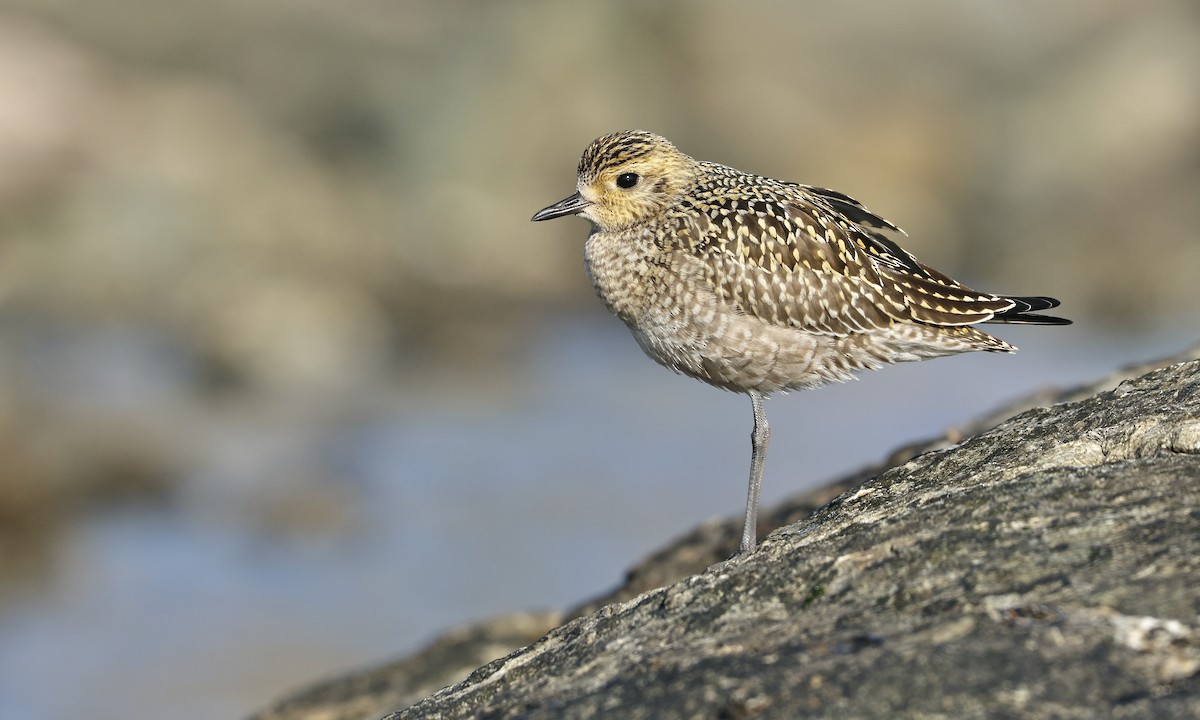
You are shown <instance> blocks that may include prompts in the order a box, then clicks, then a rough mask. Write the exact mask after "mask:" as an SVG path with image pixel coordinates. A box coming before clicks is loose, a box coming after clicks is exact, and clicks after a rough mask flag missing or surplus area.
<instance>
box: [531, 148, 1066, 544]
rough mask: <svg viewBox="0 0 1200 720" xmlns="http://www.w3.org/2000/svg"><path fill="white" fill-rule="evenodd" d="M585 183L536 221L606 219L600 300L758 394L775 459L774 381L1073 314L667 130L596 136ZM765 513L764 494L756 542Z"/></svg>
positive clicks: (915, 355)
mask: <svg viewBox="0 0 1200 720" xmlns="http://www.w3.org/2000/svg"><path fill="white" fill-rule="evenodd" d="M577 189H578V192H577V193H576V194H575V195H572V196H571V197H568V198H566V199H565V200H563V201H561V202H559V203H556V204H555V205H551V206H550V207H548V208H546V209H544V210H542V211H540V212H539V213H537V214H536V215H535V216H534V218H533V219H534V220H547V219H550V218H554V217H562V216H564V215H582V216H584V217H586V218H587V219H588V220H589V221H591V223H592V225H593V229H592V233H591V235H590V236H589V237H588V240H587V244H586V246H585V249H584V257H585V260H586V264H587V270H588V274H589V276H590V278H591V280H592V284H593V285H594V286H595V288H596V291H597V293H598V294H599V295H600V298H601V299H602V300H603V301H604V303H605V305H607V306H608V309H609V310H611V311H612V312H613V313H614V314H616V315H617V316H618V317H619V318H621V320H623V321H624V322H625V324H626V325H627V326H629V329H630V330H631V331H632V332H633V335H634V337H635V338H636V339H637V342H638V344H639V345H640V346H641V347H642V349H643V350H644V351H645V352H646V354H647V355H649V356H650V357H651V358H653V359H654V360H656V361H658V362H659V363H661V364H663V365H665V366H666V367H668V368H670V369H672V370H674V371H676V372H680V373H683V374H685V375H689V376H691V377H694V378H697V379H700V380H703V381H705V382H707V383H709V384H711V385H715V386H717V387H720V388H724V389H727V390H734V391H738V392H745V393H748V394H749V395H750V396H751V399H752V400H753V401H754V405H755V420H756V428H757V426H758V425H759V423H760V421H761V425H762V432H760V433H756V435H761V437H759V438H757V439H756V440H755V444H754V456H753V460H752V462H754V463H757V464H759V466H761V460H762V458H761V455H763V454H765V450H766V447H765V446H766V437H767V434H768V433H767V431H766V417H765V414H763V413H762V412H761V403H762V398H763V397H764V396H765V395H767V394H769V393H772V392H776V391H781V390H793V389H804V388H811V387H817V386H819V385H822V384H825V383H828V382H831V381H835V380H847V379H849V378H851V377H853V374H854V373H855V372H856V371H858V370H863V369H874V368H878V367H881V366H883V365H886V364H890V363H896V362H906V361H912V360H923V359H926V358H932V357H938V356H941V355H953V354H957V353H962V352H968V351H972V350H986V351H993V352H1012V351H1014V350H1015V349H1016V348H1014V347H1013V346H1011V345H1009V344H1008V343H1006V342H1004V341H1003V340H1000V339H997V338H995V337H992V336H991V335H989V334H987V333H985V332H983V331H982V330H979V329H978V328H976V327H973V326H974V325H975V324H978V323H984V322H1020V323H1033V324H1067V323H1068V322H1069V321H1066V320H1062V319H1060V318H1055V317H1050V316H1044V315H1037V314H1035V313H1036V312H1037V311H1040V310H1045V309H1048V308H1052V307H1055V306H1057V305H1058V301H1057V300H1054V299H1053V298H1046V297H1008V296H1002V295H992V294H989V293H981V292H978V291H975V290H972V289H970V288H968V287H966V286H964V285H962V284H960V283H957V282H955V281H954V280H952V279H950V278H949V277H947V276H945V275H943V274H941V273H939V272H938V271H936V270H934V269H932V268H930V267H928V266H926V265H923V264H922V263H920V262H918V261H917V260H916V258H914V257H913V256H912V255H911V254H909V253H908V252H907V251H905V250H904V249H903V248H901V247H900V246H899V245H897V244H896V243H895V242H894V241H893V240H892V239H891V237H889V235H892V234H899V233H900V231H899V229H898V228H897V227H895V226H894V225H892V224H891V223H889V222H888V221H886V220H884V219H883V218H881V217H879V216H878V215H875V214H873V213H871V212H870V211H868V210H867V209H866V208H865V207H863V206H862V205H861V204H860V203H858V202H857V201H856V200H854V199H852V198H850V197H847V196H845V195H842V194H841V193H838V192H834V191H832V190H826V189H823V188H816V187H811V186H807V185H798V184H795V183H786V182H780V181H778V180H772V179H771V178H766V177H762V176H758V175H751V174H748V173H744V172H741V171H738V170H734V169H733V168H730V167H726V166H724V165H718V164H716V163H711V162H704V161H699V160H695V159H693V158H691V157H689V156H687V155H685V154H684V153H682V152H680V151H679V150H678V149H676V148H675V146H674V145H672V144H671V143H670V142H668V141H667V140H666V139H664V138H662V137H660V136H658V135H654V134H652V133H647V132H641V131H626V132H619V133H614V134H612V135H606V136H604V137H601V138H599V139H597V140H595V141H594V142H593V143H592V144H591V145H590V146H588V148H587V149H586V150H585V151H584V153H583V156H582V157H581V158H580V161H579V168H578V183H577ZM760 441H761V442H760ZM759 472H761V469H760V470H759ZM751 475H752V476H751V499H752V501H753V503H754V505H755V508H754V509H755V510H756V509H757V489H756V487H755V482H756V480H755V477H754V475H755V473H754V471H753V470H752V473H751ZM753 519H754V513H753V512H751V509H750V508H749V507H748V508H747V525H748V527H747V529H746V530H747V534H748V535H749V539H748V542H747V538H746V537H745V536H744V537H743V546H742V549H743V551H749V550H751V549H753V547H754V537H753V528H752V527H749V525H750V523H751V522H752V521H753Z"/></svg>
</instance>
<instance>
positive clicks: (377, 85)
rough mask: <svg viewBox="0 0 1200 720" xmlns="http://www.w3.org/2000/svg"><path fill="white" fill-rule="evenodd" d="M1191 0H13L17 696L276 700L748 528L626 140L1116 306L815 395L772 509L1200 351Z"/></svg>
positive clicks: (6, 91) (1, 270)
mask: <svg viewBox="0 0 1200 720" xmlns="http://www.w3.org/2000/svg"><path fill="white" fill-rule="evenodd" d="M1198 68H1200V9H1198V6H1197V5H1196V3H1194V2H1191V0H1159V1H1157V2H1149V3H1147V2H1144V1H1142V0H1099V1H1097V0H1086V1H1085V0H1078V1H1076V2H1060V3H1051V4H1047V3H1040V2H1033V1H1032V0H1023V1H1018V2H1013V1H1011V0H1004V1H1001V0H976V1H974V2H962V1H961V0H957V1H952V0H923V1H921V2H909V3H903V4H895V5H891V4H882V3H866V2H810V3H793V2H783V1H780V2H747V3H737V4H734V3H724V2H717V1H715V0H711V1H710V0H706V1H703V2H688V3H685V2H677V1H676V2H655V3H640V2H613V3H603V4H602V3H585V2H562V1H558V2H551V1H550V0H542V1H540V2H534V1H529V2H508V3H468V2H432V1H427V2H415V1H414V2H395V1H394V0H345V1H343V2H338V3H329V2H320V1H319V0H290V1H286V2H285V1H284V0H253V1H248V0H209V1H208V2H184V1H182V0H176V1H173V2H172V1H167V0H103V1H100V2H98V1H97V0H0V718H2V719H3V720H9V719H12V720H17V719H38V718H66V717H78V716H83V715H85V714H86V716H87V717H89V718H94V719H95V720H107V719H110V718H112V719H117V718H134V717H164V716H165V717H172V718H181V719H183V720H190V719H192V718H195V719H197V720H199V719H201V718H222V717H226V718H227V717H241V716H244V715H246V714H248V713H249V712H250V711H251V710H253V709H256V708H258V707H261V706H263V705H265V704H266V703H267V702H269V701H270V700H272V699H274V698H275V697H276V696H278V695H279V694H281V693H284V692H286V691H289V690H292V689H294V688H296V687H298V686H300V685H303V684H305V683H307V682H309V681H311V680H314V679H317V678H320V677H324V676H328V675H330V674H333V673H340V672H345V671H348V670H350V669H353V668H355V667H360V666H363V665H367V664H370V663H373V662H378V661H382V660H385V659H389V658H392V657H394V656H397V655H399V654H402V653H405V652H408V651H410V650H413V649H415V648H416V647H418V646H419V645H420V644H421V643H423V642H424V641H426V640H428V639H430V638H431V637H432V636H433V635H435V634H436V633H437V632H439V631H440V630H443V629H445V628H448V627H451V626H453V625H456V624H459V623H463V622H467V621H470V620H475V619H479V618H482V617H485V616H488V615H492V614H497V613H502V612H506V611H510V610H515V609H533V608H553V607H562V606H566V605H569V604H572V603H575V602H578V601H580V600H582V599H584V598H586V597H588V596H590V595H594V594H597V593H599V592H601V591H603V590H605V589H607V588H608V587H609V586H611V585H613V584H615V583H616V582H618V581H619V580H620V577H621V573H622V571H623V569H624V568H625V567H627V566H629V565H631V564H633V563H634V562H635V561H637V560H638V559H640V558H641V556H642V555H644V554H645V553H647V552H648V551H650V550H651V549H653V548H655V547H657V546H659V545H661V544H663V543H665V542H667V541H668V540H669V539H671V538H672V537H674V536H676V535H679V534H681V533H683V532H685V531H686V530H688V529H689V528H691V527H692V526H694V525H695V524H697V523H699V522H700V521H703V520H705V519H709V518H714V517H722V516H727V515H728V516H733V515H737V514H739V513H740V512H741V508H742V503H743V498H744V492H745V487H744V485H745V475H746V472H747V466H748V458H749V447H748V446H749V442H748V434H749V431H750V423H751V418H750V409H749V403H748V402H746V400H745V398H744V397H741V396H736V395H730V394H725V393H721V392H718V391H715V390H712V389H710V388H707V387H705V386H703V385H702V384H700V383H696V382H693V381H690V380H685V379H682V378H678V377H674V376H672V375H671V374H669V373H667V372H666V371H664V370H662V369H661V368H658V367H656V366H655V365H654V364H653V363H651V362H650V361H649V360H647V359H646V358H644V357H642V355H641V353H640V351H639V350H638V349H637V347H636V346H635V344H634V343H633V341H632V339H631V338H630V337H629V336H628V333H627V332H626V330H625V329H624V328H623V327H622V326H621V325H620V323H619V322H618V321H616V320H615V319H613V318H610V317H608V316H607V315H606V314H605V312H604V310H603V308H602V307H601V306H600V303H599V302H598V301H596V299H595V298H594V297H593V295H592V291H591V288H590V287H589V285H588V283H587V280H586V278H585V276H584V273H583V269H582V264H581V253H582V244H583V240H584V237H585V235H586V232H587V227H586V224H585V223H584V222H583V221H581V220H573V219H568V220H560V221H557V222H555V223H548V224H545V225H532V224H530V223H529V217H530V215H532V213H533V212H534V211H536V210H538V209H539V208H541V207H543V206H545V205H548V204H550V203H551V202H553V201H556V200H558V199H560V198H562V197H564V196H566V195H568V194H569V193H571V192H573V188H574V168H575V163H576V160H577V158H578V155H579V153H580V151H582V149H583V148H584V147H585V146H586V145H587V143H588V142H589V141H590V140H592V139H593V138H594V137H596V136H598V135H601V134H604V133H607V132H610V131H613V130H617V129H623V128H643V129H648V130H654V131H656V132H659V133H661V134H663V135H665V136H667V137H668V138H670V139H672V140H673V141H674V142H675V143H676V144H677V145H678V146H679V147H680V148H681V149H683V150H684V151H685V152H688V153H690V154H693V155H695V156H697V157H700V158H703V159H708V160H715V161H718V162H723V163H726V164H730V165H734V166H736V167H739V168H741V169H744V170H749V171H753V172H757V173H761V174H765V175H770V176H774V177H778V178H781V179H789V180H796V181H801V182H806V183H810V184H818V185H824V186H828V187H832V188H836V189H839V190H841V191H844V192H846V193H849V194H851V195H853V196H855V197H857V198H859V199H861V200H863V201H864V202H865V203H866V204H867V205H868V206H869V207H870V208H871V209H872V210H874V211H876V212H879V213H880V214H882V215H884V216H885V217H887V218H889V219H891V220H892V221H894V222H896V223H897V224H899V225H900V226H902V227H904V228H905V229H906V230H907V231H908V232H909V235H910V239H909V243H908V246H909V248H910V249H911V250H912V251H913V252H914V253H916V254H917V255H918V257H920V258H921V259H922V260H924V261H925V262H927V263H929V264H932V265H934V266H935V267H938V268H940V269H942V270H944V271H947V272H949V273H950V274H952V275H954V276H956V277H958V278H959V279H961V280H964V281H966V282H968V283H971V284H976V285H978V286H981V287H982V288H983V289H987V290H994V291H1003V292H1011V293H1020V294H1051V295H1055V296H1057V297H1059V298H1061V299H1062V300H1063V308H1062V312H1063V314H1065V315H1068V316H1070V317H1073V318H1074V319H1075V320H1076V324H1075V325H1074V326H1072V327H1070V328H1064V329H1044V328H1032V329H1029V328H999V329H998V334H1000V335H1001V336H1003V337H1005V338H1006V339H1009V340H1011V341H1013V342H1015V343H1016V344H1018V345H1021V346H1023V351H1022V352H1021V353H1019V354H1017V355H1015V356H1012V357H997V356H984V355H979V356H977V357H975V356H972V357H958V358H953V359H946V360H938V361H936V362H932V363H922V364H919V365H911V366H903V367H896V368H891V369H887V370H885V371H883V372H881V373H877V374H873V375H872V376H870V377H865V378H864V379H863V380H862V381H860V382H857V383H851V384H848V385H845V386H838V387H833V388H827V389H822V390H819V391H814V392H810V393H804V394H801V395H798V396H790V397H786V398H778V399H775V400H773V401H772V402H771V403H770V405H769V407H768V410H769V413H770V416H771V419H772V427H773V429H774V442H773V445H772V452H771V457H770V459H769V460H768V463H767V479H766V485H765V489H764V501H765V502H767V503H771V502H773V501H777V500H779V499H780V498H782V497H784V496H786V495H789V494H794V493H798V492H800V491H802V490H805V489H807V488H811V487H814V486H816V485H819V484H820V483H822V482H823V481H826V480H829V479H831V478H832V477H834V476H836V475H837V474H838V473H840V472H843V471H848V470H851V469H853V468H856V467H858V466H860V465H862V464H863V463H866V462H869V461H874V460H877V459H879V458H880V457H882V456H883V455H884V454H886V452H887V451H889V450H890V449H891V448H892V447H893V446H895V445H896V444H897V443H899V442H901V441H906V440H913V439H918V438H922V437H925V436H928V435H931V434H934V433H936V432H938V431H940V430H941V429H943V428H945V427H946V426H948V425H953V424H955V423H961V422H965V421H967V420H968V419H970V418H971V417H972V416H975V415H978V414H980V413H982V412H983V411H986V410H989V409H991V408H993V407H994V406H996V405H997V404H999V403H1001V402H1003V401H1005V400H1007V399H1011V398H1014V397H1016V396H1019V395H1021V394H1023V393H1026V392H1029V391H1031V390H1035V389H1038V388H1041V387H1045V386H1050V385H1064V384H1073V383H1077V382H1082V381H1085V380H1088V379H1091V378H1093V377H1096V376H1099V375H1101V374H1103V373H1105V372H1107V371H1109V370H1110V369H1113V368H1115V367H1116V366H1118V365H1120V364H1122V363H1128V362H1133V361H1136V360H1143V359H1148V358H1151V357H1154V356H1157V355H1162V354H1166V353H1169V352H1172V351H1175V350H1178V349H1180V348H1182V347H1184V346H1185V345H1188V344H1189V343H1191V342H1194V341H1195V340H1196V339H1197V338H1198V337H1200V315H1198V313H1197V300H1196V297H1197V287H1198V284H1200V241H1198V239H1197V228H1198V227H1200V83H1198V82H1197V79H1196V78H1197V69H1198Z"/></svg>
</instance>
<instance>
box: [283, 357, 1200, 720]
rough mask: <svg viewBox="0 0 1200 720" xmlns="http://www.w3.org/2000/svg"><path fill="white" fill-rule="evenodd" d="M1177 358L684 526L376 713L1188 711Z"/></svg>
mask: <svg viewBox="0 0 1200 720" xmlns="http://www.w3.org/2000/svg"><path fill="white" fill-rule="evenodd" d="M1198 355H1200V352H1198V351H1197V350H1192V351H1191V352H1189V353H1188V354H1186V355H1185V356H1183V357H1187V358H1191V359H1190V360H1188V361H1186V362H1182V363H1178V364H1174V365H1170V366H1167V367H1163V368H1161V369H1157V370H1151V371H1147V370H1146V368H1145V367H1143V368H1135V369H1131V370H1129V371H1125V372H1123V373H1119V374H1118V375H1117V376H1114V377H1113V378H1109V379H1106V380H1105V381H1102V382H1101V383H1099V384H1097V385H1096V386H1093V387H1090V388H1079V389H1076V390H1072V391H1068V392H1066V393H1062V394H1060V395H1058V396H1048V395H1047V396H1042V397H1040V398H1037V399H1033V400H1028V401H1023V402H1022V403H1018V404H1016V405H1014V406H1013V407H1010V408H1007V409H1005V410H1004V411H1002V412H1000V413H998V414H997V415H994V416H992V417H989V418H985V419H984V420H981V421H980V422H979V423H978V424H977V425H976V426H972V427H968V428H964V429H962V430H958V431H951V432H948V433H947V435H946V437H943V438H938V439H935V440H932V441H930V442H929V443H923V444H920V445H915V446H913V447H910V448H904V449H901V450H899V451H897V453H895V454H894V455H893V457H892V458H890V459H889V462H888V463H885V465H889V464H890V465H894V467H891V468H890V469H886V470H885V469H884V468H882V467H881V468H879V469H874V470H867V471H864V472H863V473H859V474H857V475H855V476H854V477H851V478H847V479H845V480H843V481H841V482H839V483H835V484H834V485H833V486H831V487H830V488H826V489H824V490H822V491H818V492H817V493H814V494H812V495H811V496H808V497H806V498H803V499H801V500H798V501H796V502H794V503H792V504H790V505H788V506H785V507H782V508H780V509H778V510H777V511H775V512H773V513H771V514H770V515H769V516H767V517H766V518H765V519H764V524H763V528H762V529H767V527H768V525H772V524H775V523H777V522H778V523H782V526H781V527H780V529H778V530H777V531H775V532H774V533H772V534H771V535H770V536H768V537H767V538H766V539H765V541H764V542H763V544H762V546H761V548H760V549H759V550H758V552H756V553H754V554H753V555H752V556H750V557H748V558H744V559H739V560H732V561H727V562H717V563H716V564H713V563H714V561H716V560H717V559H719V558H721V557H723V556H727V555H728V554H730V553H732V552H733V550H734V549H735V548H736V546H737V536H738V533H737V523H738V521H737V520H736V519H732V520H731V521H730V522H728V523H723V524H716V523H713V524H708V525H705V526H702V527H701V528H700V529H698V530H697V531H695V532H693V533H692V534H690V535H689V536H687V537H685V538H683V539H681V540H680V541H679V542H677V543H676V544H675V545H673V546H672V547H671V548H668V549H666V550H664V551H663V552H662V553H660V554H658V555H656V556H655V557H653V558H651V559H650V560H648V561H647V562H646V563H644V564H643V565H642V566H640V567H639V568H636V569H635V570H634V571H632V572H631V574H630V578H629V582H627V583H626V585H625V586H624V587H622V588H620V589H618V590H617V591H615V592H614V593H612V594H610V595H608V596H606V597H604V598H601V599H599V600H597V601H593V602H591V603H587V604H585V605H583V606H581V607H580V608H577V609H576V610H575V611H573V612H572V613H571V615H572V616H573V617H574V619H573V620H570V621H569V622H567V623H566V624H564V625H561V626H560V627H558V628H556V629H554V630H552V631H550V632H549V634H547V635H545V636H544V637H542V638H541V639H539V640H538V641H537V642H535V643H533V644H532V645H529V646H527V647H524V648H522V649H519V650H516V651H515V652H513V653H512V654H510V655H508V656H506V657H503V658H501V659H498V660H495V661H494V662H491V663H489V664H488V665H485V666H483V667H481V668H479V669H478V670H476V671H475V672H474V673H472V674H471V675H470V676H468V677H467V678H466V679H465V680H463V681H462V682H459V683H458V684H456V685H453V686H450V687H447V688H445V689H444V690H442V691H440V692H438V693H437V694H435V695H433V696H432V697H429V698H426V699H425V700H423V701H421V702H419V703H417V704H416V705H412V706H410V707H407V708H405V709H403V710H400V711H399V712H396V713H395V714H393V715H389V716H388V720H407V719H410V718H437V719H449V718H493V719H499V718H523V719H524V718H529V719H536V718H591V717H617V718H694V717H712V718H750V717H755V718H795V717H838V718H843V717H868V718H869V717H888V718H891V717H945V718H983V717H987V718H1008V717H1011V718H1091V717H1121V718H1124V717H1129V718H1133V717H1137V718H1142V717H1145V718H1150V717H1154V718H1174V717H1178V718H1194V717H1200V629H1198V628H1200V620H1198V616H1200V532H1198V531H1200V361H1197V360H1196V359H1195V358H1197V357H1198ZM1055 399H1062V400H1065V402H1062V403H1061V404H1058V405H1054V406H1051V407H1039V406H1037V405H1038V404H1039V403H1044V402H1046V401H1050V400H1055ZM962 437H969V439H967V440H965V441H961V443H960V444H954V443H955V442H958V441H960V440H961V438H962ZM706 567H707V569H705V568H706ZM664 584H665V585H666V587H658V586H659V585H664ZM654 588H657V589H654ZM638 593H641V594H638ZM492 649H493V650H498V649H499V648H497V647H493V648H492ZM460 666H461V664H460ZM412 669H413V666H412V665H410V666H408V671H409V672H411V671H412ZM376 672H378V671H376ZM374 677H376V679H378V677H379V676H378V675H375V676H374ZM353 680H354V678H350V679H347V680H344V681H341V683H340V684H339V683H331V684H327V685H326V686H325V688H326V691H327V695H326V697H327V699H329V700H332V699H334V698H337V697H339V696H340V697H342V698H344V699H345V702H347V703H349V702H351V701H353V700H354V698H355V692H354V689H355V687H356V686H355V685H354V684H353ZM427 684H428V683H427ZM427 684H426V685H427ZM410 698H412V695H411V694H408V695H406V697H405V698H404V702H396V703H395V704H393V705H391V706H390V707H391V708H400V707H403V706H404V704H405V703H406V702H408V701H410ZM396 699H397V698H395V697H394V696H393V697H392V700H393V701H394V700H396ZM285 702H286V701H285ZM329 706H330V705H328V704H327V707H329ZM331 706H332V707H336V703H333V704H332V705H331ZM293 707H298V706H293ZM376 707H380V706H378V705H377V706H376ZM384 711H386V709H385V710H384ZM384 711H381V713H380V714H382V712H384ZM263 717H280V718H282V717H287V718H301V717H304V718H316V717H322V718H324V717H328V718H335V717H336V718H348V717H367V715H356V716H351V715H335V714H325V715H317V714H309V715H299V714H293V715H272V716H263Z"/></svg>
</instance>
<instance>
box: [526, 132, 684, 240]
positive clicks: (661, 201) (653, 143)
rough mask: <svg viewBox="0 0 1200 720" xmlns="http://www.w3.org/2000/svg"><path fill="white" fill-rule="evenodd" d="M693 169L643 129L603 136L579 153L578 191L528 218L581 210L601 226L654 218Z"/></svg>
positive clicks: (614, 226)
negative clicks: (580, 155) (581, 154)
mask: <svg viewBox="0 0 1200 720" xmlns="http://www.w3.org/2000/svg"><path fill="white" fill-rule="evenodd" d="M697 173H698V167H697V163H696V161H695V160H693V159H692V158H690V157H688V156H687V155H685V154H683V153H682V152H680V151H679V150H678V149H676V147H675V146H674V145H672V144H671V143H670V142H669V141H668V140H667V139H666V138H664V137H660V136H658V135H655V134H654V133H648V132H644V131H642V130H626V131H623V132H618V133H613V134H611V135H605V136H604V137H601V138H597V139H596V140H594V141H592V144H591V145H589V146H588V147H587V149H586V150H584V151H583V156H582V157H581V158H579V178H578V185H577V187H578V192H576V193H575V194H574V195H572V196H570V197H568V198H566V199H564V200H561V201H559V202H557V203H555V204H553V205H551V206H550V207H547V208H544V209H542V210H540V211H538V213H537V214H536V215H534V216H533V219H534V220H535V221H537V220H550V219H552V218H556V217H564V216H566V215H582V216H583V217H585V218H587V219H588V220H590V221H591V222H592V223H593V224H595V225H596V226H597V227H598V228H600V229H601V230H624V229H626V228H629V227H633V226H634V225H637V224H639V223H643V222H646V221H648V220H651V219H653V218H655V217H657V216H658V214H659V213H661V212H662V211H663V210H664V209H666V208H667V207H668V206H669V205H671V203H673V202H674V201H675V200H676V198H678V197H679V195H680V194H682V193H684V192H686V191H687V190H688V189H689V188H690V187H691V186H692V184H693V183H694V182H695V180H696V175H697Z"/></svg>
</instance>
